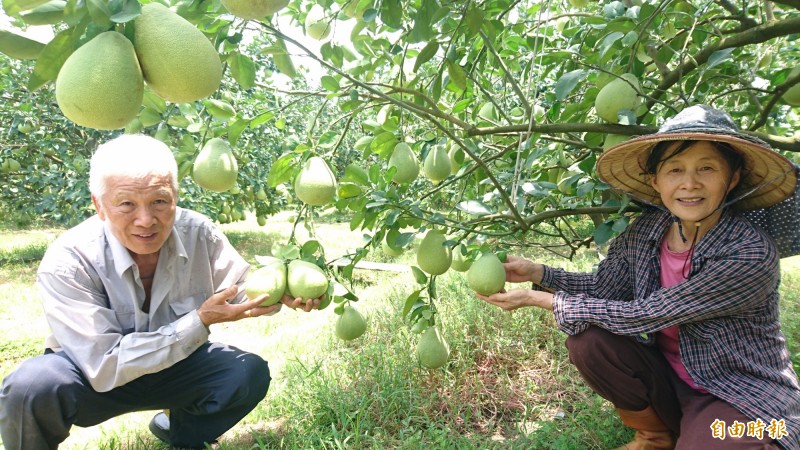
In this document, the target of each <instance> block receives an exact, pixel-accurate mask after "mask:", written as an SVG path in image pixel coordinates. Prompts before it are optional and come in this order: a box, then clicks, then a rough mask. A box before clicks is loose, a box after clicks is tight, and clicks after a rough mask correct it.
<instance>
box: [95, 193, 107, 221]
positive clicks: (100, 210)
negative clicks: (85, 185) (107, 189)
mask: <svg viewBox="0 0 800 450" xmlns="http://www.w3.org/2000/svg"><path fill="white" fill-rule="evenodd" d="M92 204H93V205H94V209H95V211H97V215H98V216H99V217H100V220H106V213H105V211H104V210H103V208H102V207H101V206H100V200H99V199H98V198H97V197H95V195H94V194H92Z"/></svg>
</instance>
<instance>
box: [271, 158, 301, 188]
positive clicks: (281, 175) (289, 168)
mask: <svg viewBox="0 0 800 450" xmlns="http://www.w3.org/2000/svg"><path fill="white" fill-rule="evenodd" d="M294 160H295V156H294V153H291V152H289V153H286V154H285V155H283V156H281V157H280V158H278V160H277V161H275V162H274V163H272V166H270V168H269V175H267V185H269V187H272V188H274V187H275V186H277V185H279V184H283V183H286V182H288V181H289V180H291V179H292V172H293V171H294Z"/></svg>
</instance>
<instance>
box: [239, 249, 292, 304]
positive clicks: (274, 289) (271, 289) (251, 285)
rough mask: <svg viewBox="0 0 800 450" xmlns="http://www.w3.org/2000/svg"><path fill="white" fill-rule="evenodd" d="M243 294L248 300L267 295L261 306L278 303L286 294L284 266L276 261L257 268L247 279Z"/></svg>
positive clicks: (281, 262)
mask: <svg viewBox="0 0 800 450" xmlns="http://www.w3.org/2000/svg"><path fill="white" fill-rule="evenodd" d="M244 292H245V294H246V295H247V297H248V298H249V299H250V300H253V299H255V298H257V297H259V296H261V295H264V294H269V297H267V299H266V300H264V302H262V303H261V306H270V305H274V304H276V303H278V302H279V301H281V298H283V294H284V293H285V292H286V264H284V263H283V261H280V260H278V261H276V262H273V263H271V264H267V265H266V266H264V267H259V268H258V269H256V270H255V271H254V272H253V273H251V274H250V276H249V277H248V278H247V284H246V285H245V289H244Z"/></svg>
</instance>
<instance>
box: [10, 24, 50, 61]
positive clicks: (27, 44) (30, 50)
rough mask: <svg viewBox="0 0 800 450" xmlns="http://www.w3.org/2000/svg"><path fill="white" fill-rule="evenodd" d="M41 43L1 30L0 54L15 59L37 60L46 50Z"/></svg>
mask: <svg viewBox="0 0 800 450" xmlns="http://www.w3.org/2000/svg"><path fill="white" fill-rule="evenodd" d="M44 47H45V45H44V44H42V43H41V42H38V41H34V40H33V39H28V38H26V37H24V36H20V35H18V34H14V33H12V32H10V31H6V30H0V52H2V53H5V54H6V55H8V56H10V57H11V58H15V59H36V57H38V56H39V54H40V53H41V52H42V50H43V49H44Z"/></svg>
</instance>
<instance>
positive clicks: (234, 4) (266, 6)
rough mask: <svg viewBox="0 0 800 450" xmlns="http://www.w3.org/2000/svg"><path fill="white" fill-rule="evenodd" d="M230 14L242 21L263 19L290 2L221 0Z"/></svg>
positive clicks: (285, 0) (280, 0)
mask: <svg viewBox="0 0 800 450" xmlns="http://www.w3.org/2000/svg"><path fill="white" fill-rule="evenodd" d="M220 1H221V3H222V6H224V7H225V9H227V10H228V12H229V13H231V14H233V15H234V16H236V17H239V18H241V19H261V18H264V17H266V16H269V15H272V14H275V13H276V12H278V11H280V10H281V9H283V8H285V7H286V5H288V4H289V0H220Z"/></svg>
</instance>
